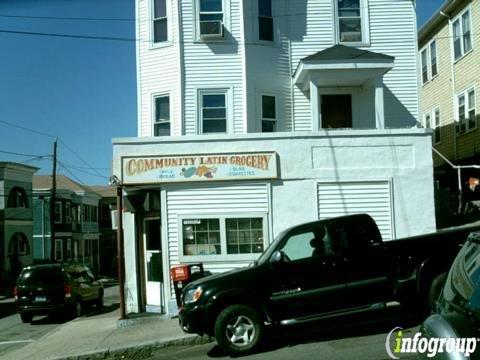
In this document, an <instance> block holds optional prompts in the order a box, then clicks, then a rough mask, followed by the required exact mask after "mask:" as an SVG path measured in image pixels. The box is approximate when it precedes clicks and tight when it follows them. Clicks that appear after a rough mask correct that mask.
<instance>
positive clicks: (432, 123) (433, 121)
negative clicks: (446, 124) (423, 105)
mask: <svg viewBox="0 0 480 360" xmlns="http://www.w3.org/2000/svg"><path fill="white" fill-rule="evenodd" d="M423 126H424V127H425V128H427V129H432V130H433V143H434V144H435V145H436V144H439V143H440V141H441V134H440V108H438V107H437V108H435V109H433V110H432V111H429V112H427V113H425V114H424V115H423Z"/></svg>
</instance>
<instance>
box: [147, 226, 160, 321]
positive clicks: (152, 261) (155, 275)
mask: <svg viewBox="0 0 480 360" xmlns="http://www.w3.org/2000/svg"><path fill="white" fill-rule="evenodd" d="M143 241H144V249H145V254H144V259H145V278H146V310H147V312H163V311H164V306H163V294H162V290H163V284H162V279H163V268H162V248H161V243H162V242H161V231H160V219H145V220H144V233H143Z"/></svg>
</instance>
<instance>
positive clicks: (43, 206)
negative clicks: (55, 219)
mask: <svg viewBox="0 0 480 360" xmlns="http://www.w3.org/2000/svg"><path fill="white" fill-rule="evenodd" d="M41 200H42V259H45V198H44V197H43V196H42V197H41Z"/></svg>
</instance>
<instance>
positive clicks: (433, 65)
mask: <svg viewBox="0 0 480 360" xmlns="http://www.w3.org/2000/svg"><path fill="white" fill-rule="evenodd" d="M430 74H431V76H432V77H434V76H435V75H437V74H438V70H437V42H436V41H435V40H433V41H432V42H431V43H430Z"/></svg>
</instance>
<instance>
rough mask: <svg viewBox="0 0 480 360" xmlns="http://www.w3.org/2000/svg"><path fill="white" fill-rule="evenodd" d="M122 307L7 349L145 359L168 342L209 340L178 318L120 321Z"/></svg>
mask: <svg viewBox="0 0 480 360" xmlns="http://www.w3.org/2000/svg"><path fill="white" fill-rule="evenodd" d="M118 318H119V310H118V309H117V310H115V311H112V312H110V313H106V314H101V315H95V316H91V317H82V318H78V319H75V320H73V321H70V322H68V323H65V324H63V325H61V326H59V327H58V328H56V329H55V330H53V331H51V332H50V333H48V334H47V335H45V336H43V337H42V338H40V339H39V340H37V341H35V342H32V343H30V344H28V345H26V346H25V347H23V348H21V349H18V350H16V351H13V352H11V353H8V358H9V359H16V360H21V359H29V360H37V359H38V360H43V359H69V360H70V359H72V360H73V359H78V360H80V359H82V360H83V359H105V358H110V359H144V358H147V357H148V356H149V355H150V354H152V352H153V351H154V350H157V349H159V348H163V347H166V346H174V345H188V344H201V343H207V342H210V341H211V340H210V338H209V337H207V336H204V337H200V336H197V335H193V334H185V333H184V332H183V331H182V330H181V329H180V326H179V325H178V319H170V318H166V317H164V316H159V315H146V316H140V317H136V318H132V319H131V320H127V321H122V324H121V325H122V326H119V322H118V321H117V320H118Z"/></svg>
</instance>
